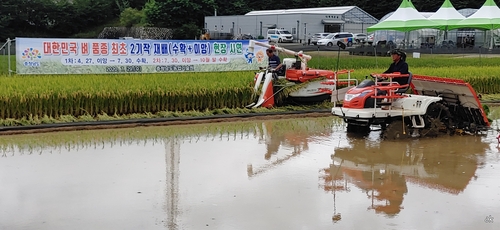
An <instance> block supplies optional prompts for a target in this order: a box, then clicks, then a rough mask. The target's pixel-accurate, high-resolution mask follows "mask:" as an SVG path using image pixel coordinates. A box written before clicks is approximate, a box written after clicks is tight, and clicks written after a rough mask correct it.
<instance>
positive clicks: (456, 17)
mask: <svg viewBox="0 0 500 230" xmlns="http://www.w3.org/2000/svg"><path fill="white" fill-rule="evenodd" d="M464 19H465V17H464V16H463V15H462V14H460V13H459V12H458V11H457V10H456V9H455V7H453V5H452V4H451V2H450V0H445V1H444V2H443V5H441V7H440V8H439V9H438V10H437V11H436V13H434V14H433V15H431V16H430V17H429V20H431V21H434V22H436V23H438V24H439V25H441V26H442V27H441V28H440V29H441V30H444V31H445V32H444V39H448V29H449V26H453V25H456V24H457V23H458V22H460V21H462V20H464Z"/></svg>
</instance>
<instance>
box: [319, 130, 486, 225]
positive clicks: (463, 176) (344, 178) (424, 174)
mask: <svg viewBox="0 0 500 230" xmlns="http://www.w3.org/2000/svg"><path fill="white" fill-rule="evenodd" d="M482 139H483V137H480V136H453V137H449V136H446V137H442V138H439V139H434V138H433V139H420V140H411V141H408V142H406V141H405V142H389V141H382V142H379V141H369V140H367V139H360V138H348V140H349V141H350V143H349V144H348V146H346V147H341V148H336V149H335V152H334V154H332V156H331V158H332V161H333V163H332V164H330V167H329V168H325V169H324V170H323V173H324V174H323V176H322V178H323V183H324V185H323V188H324V189H325V191H332V192H335V191H347V192H349V191H350V189H349V188H348V184H352V185H354V186H356V187H358V188H359V189H361V190H362V191H363V192H364V193H365V194H366V198H367V203H369V205H368V207H367V209H368V210H374V211H375V212H376V213H383V214H386V215H387V216H394V215H396V214H399V213H400V212H401V210H402V209H403V208H404V207H403V200H404V197H405V195H406V194H407V193H408V186H407V183H413V184H417V185H419V186H423V187H427V188H431V189H435V190H438V191H440V192H446V193H450V194H454V195H456V194H459V193H461V192H462V191H464V189H465V188H466V187H467V185H468V183H469V182H470V181H471V179H473V178H474V177H475V173H476V169H477V167H478V165H481V164H484V162H483V160H482V159H481V158H482V157H484V154H485V152H486V150H487V149H489V145H488V144H487V143H485V142H483V140H482ZM348 182H349V183H348Z"/></svg>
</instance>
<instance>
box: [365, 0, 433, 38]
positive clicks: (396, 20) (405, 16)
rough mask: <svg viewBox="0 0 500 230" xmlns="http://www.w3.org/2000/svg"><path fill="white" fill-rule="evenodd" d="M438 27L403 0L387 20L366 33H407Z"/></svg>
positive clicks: (407, 1) (370, 28)
mask: <svg viewBox="0 0 500 230" xmlns="http://www.w3.org/2000/svg"><path fill="white" fill-rule="evenodd" d="M439 27H440V25H439V24H437V23H436V22H433V21H430V20H429V19H427V18H425V17H424V16H422V14H420V13H419V12H418V11H417V10H416V9H415V7H414V6H413V4H412V3H411V2H410V1H409V0H403V1H402V2H401V5H399V8H398V9H397V10H396V11H395V12H394V13H393V14H392V15H391V16H390V17H388V18H387V19H385V20H384V21H381V22H379V23H377V24H375V25H373V26H370V27H368V28H367V29H366V30H367V31H368V32H371V31H375V30H397V31H402V32H408V31H412V30H418V29H422V28H439Z"/></svg>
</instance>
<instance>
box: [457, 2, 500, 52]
mask: <svg viewBox="0 0 500 230" xmlns="http://www.w3.org/2000/svg"><path fill="white" fill-rule="evenodd" d="M499 15H500V9H499V8H498V6H497V4H496V3H495V2H494V1H493V0H486V2H484V4H483V6H481V8H480V9H479V10H477V11H476V13H474V14H473V15H471V16H469V17H468V18H466V19H464V20H462V21H460V22H457V23H456V24H455V25H450V26H449V27H448V28H449V29H458V28H474V29H483V30H494V29H499V28H500V17H499ZM491 48H493V36H491V42H490V49H491Z"/></svg>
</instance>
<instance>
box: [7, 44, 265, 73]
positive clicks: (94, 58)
mask: <svg viewBox="0 0 500 230" xmlns="http://www.w3.org/2000/svg"><path fill="white" fill-rule="evenodd" d="M262 42H266V41H262ZM248 44H249V41H248V40H210V41H206V40H118V39H56V38H16V62H17V73H19V74H85V73H157V72H185V71H196V72H209V71H237V70H254V69H258V67H259V66H262V65H265V63H267V59H266V55H265V48H264V47H255V50H254V53H249V52H248V49H247V48H248Z"/></svg>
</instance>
